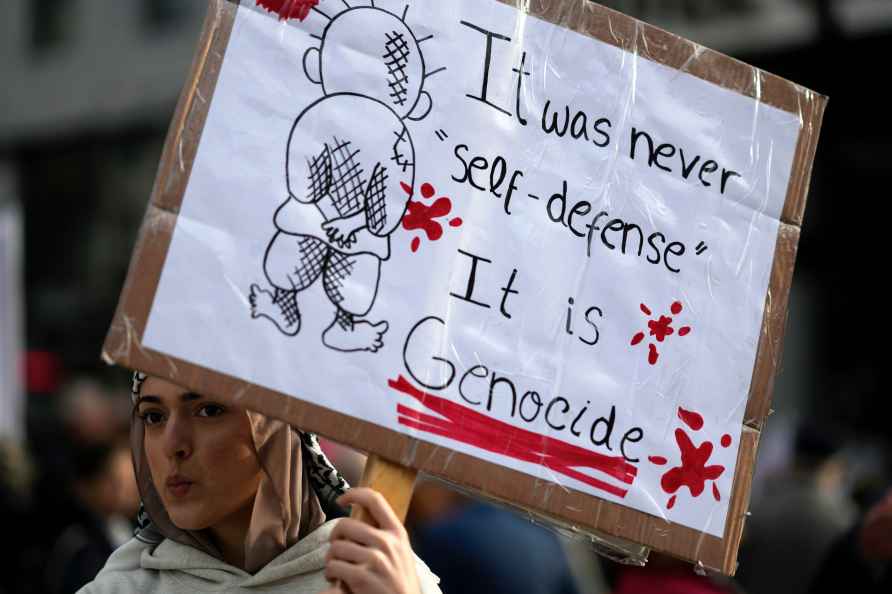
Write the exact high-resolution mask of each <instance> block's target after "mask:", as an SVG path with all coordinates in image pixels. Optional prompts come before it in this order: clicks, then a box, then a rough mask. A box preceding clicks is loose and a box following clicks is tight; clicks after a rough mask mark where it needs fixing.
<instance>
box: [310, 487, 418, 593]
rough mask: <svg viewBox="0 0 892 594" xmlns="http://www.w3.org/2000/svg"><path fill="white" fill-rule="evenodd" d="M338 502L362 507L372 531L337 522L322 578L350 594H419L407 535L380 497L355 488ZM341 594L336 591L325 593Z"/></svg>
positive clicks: (359, 524)
mask: <svg viewBox="0 0 892 594" xmlns="http://www.w3.org/2000/svg"><path fill="white" fill-rule="evenodd" d="M338 503H339V504H340V505H343V506H345V507H346V506H350V505H358V506H360V507H362V508H363V509H364V510H365V511H366V512H367V513H368V515H370V516H371V518H372V520H373V521H374V523H375V524H376V526H370V525H368V524H365V523H363V522H360V521H358V520H354V519H352V518H344V519H343V520H340V521H339V522H338V525H337V526H335V528H334V530H332V533H331V548H330V549H329V551H328V556H327V557H326V563H325V577H326V578H328V579H329V580H330V581H332V582H336V583H340V584H343V586H346V587H347V588H349V589H350V592H351V593H352V594H421V586H420V584H419V582H418V574H417V573H416V571H415V554H414V553H413V552H412V547H411V545H410V544H409V535H408V534H407V533H406V529H405V528H404V527H403V524H402V522H400V521H399V519H397V517H396V515H395V514H394V513H393V510H392V509H391V507H390V505H389V504H388V503H387V501H386V500H385V499H384V497H382V496H381V494H380V493H378V492H377V491H373V490H372V489H366V488H362V487H357V488H353V489H350V490H349V491H348V492H347V493H346V494H345V495H343V496H342V497H341V498H340V499H338ZM341 592H343V590H342V589H340V588H338V587H337V586H335V587H333V588H331V589H329V590H327V591H326V592H325V593H324V594H339V593H341Z"/></svg>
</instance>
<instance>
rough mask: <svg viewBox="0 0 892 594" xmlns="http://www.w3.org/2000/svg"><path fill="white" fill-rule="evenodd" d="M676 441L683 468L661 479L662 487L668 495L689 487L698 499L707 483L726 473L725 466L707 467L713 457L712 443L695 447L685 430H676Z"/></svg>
mask: <svg viewBox="0 0 892 594" xmlns="http://www.w3.org/2000/svg"><path fill="white" fill-rule="evenodd" d="M675 441H676V443H678V449H679V451H680V452H681V466H676V467H674V468H671V469H669V470H668V471H667V472H666V473H665V474H664V475H663V477H662V478H661V479H660V486H661V487H662V488H663V491H665V492H666V493H675V492H676V491H678V490H679V489H680V488H681V487H687V488H688V490H689V491H690V492H691V495H693V496H694V497H698V496H699V495H700V494H701V493H703V489H704V488H705V486H706V481H714V480H716V479H718V478H719V477H720V476H722V473H723V472H725V467H724V466H719V465H717V464H716V465H712V466H706V463H707V462H708V461H709V457H710V456H711V455H712V449H713V446H712V443H711V442H709V441H704V442H703V443H702V444H701V445H700V446H699V447H695V446H694V443H693V442H692V441H691V438H690V437H688V434H687V433H685V432H684V429H676V430H675Z"/></svg>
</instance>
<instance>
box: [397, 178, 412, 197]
mask: <svg viewBox="0 0 892 594" xmlns="http://www.w3.org/2000/svg"><path fill="white" fill-rule="evenodd" d="M400 187H401V188H402V189H403V192H405V193H406V194H408V195H409V197H410V198H411V197H412V194H414V193H415V191H414V190H412V186H410V185H409V184H407V183H406V182H400Z"/></svg>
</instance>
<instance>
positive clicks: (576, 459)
mask: <svg viewBox="0 0 892 594" xmlns="http://www.w3.org/2000/svg"><path fill="white" fill-rule="evenodd" d="M387 385H388V386H390V388H391V389H393V390H395V391H397V392H400V393H402V394H406V395H408V396H410V397H411V398H413V399H415V400H417V401H418V402H419V403H421V404H422V405H423V406H424V407H425V408H427V409H428V410H430V411H432V412H434V413H435V414H436V415H437V416H434V415H429V414H426V413H424V412H421V411H418V410H414V409H412V408H409V407H408V406H404V405H402V404H397V409H396V410H397V414H398V415H399V418H398V421H399V423H400V424H401V425H403V426H406V427H409V428H412V429H417V430H419V431H424V432H427V433H431V434H434V435H439V436H442V437H447V438H449V439H453V440H456V441H459V442H462V443H466V444H468V445H472V446H474V447H478V448H481V449H484V450H486V451H489V452H494V453H496V454H500V455H502V456H508V457H510V458H514V459H516V460H522V461H524V462H530V463H533V464H539V465H541V466H544V467H545V468H549V469H551V470H554V471H555V472H559V473H561V474H563V475H565V476H568V477H570V478H573V479H575V480H578V481H580V482H583V483H586V484H588V485H590V486H592V487H594V488H596V489H600V490H602V491H605V492H607V493H610V494H612V495H615V496H617V497H625V496H626V494H627V492H628V488H627V487H626V486H629V485H632V484H633V483H634V481H635V478H636V476H637V475H638V468H637V467H636V466H635V465H633V464H630V463H629V462H627V461H626V460H625V458H623V457H622V456H607V455H605V454H600V453H597V452H592V451H589V450H586V449H584V448H581V447H579V446H576V445H573V444H570V443H567V442H564V441H560V440H558V439H554V438H553V437H548V436H545V435H540V434H538V433H534V432H532V431H527V430H526V429H521V428H519V427H515V426H513V425H509V424H508V423H505V422H503V421H499V420H498V419H494V418H492V417H488V416H486V415H483V414H481V413H479V412H477V411H476V410H474V409H472V408H468V407H466V406H463V405H460V404H458V403H456V402H452V401H451V400H447V399H445V398H441V397H439V396H436V395H434V394H430V393H428V392H424V391H422V390H420V389H418V388H416V387H415V386H414V385H412V383H411V382H409V381H408V380H407V379H406V378H405V377H403V376H399V377H398V378H397V379H395V380H388V382H387ZM580 468H584V469H591V470H594V471H596V472H599V473H601V474H603V475H605V477H610V478H611V479H613V480H614V481H616V482H619V483H621V485H617V484H615V483H612V482H607V480H602V479H601V478H597V477H595V476H592V474H591V472H588V473H584V472H580V471H579V470H578V469H580Z"/></svg>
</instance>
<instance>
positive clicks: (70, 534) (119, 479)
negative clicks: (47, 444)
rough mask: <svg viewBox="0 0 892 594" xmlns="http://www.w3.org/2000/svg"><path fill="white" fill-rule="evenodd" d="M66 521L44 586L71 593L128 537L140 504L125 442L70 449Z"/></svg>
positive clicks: (47, 571) (56, 591) (90, 576)
mask: <svg viewBox="0 0 892 594" xmlns="http://www.w3.org/2000/svg"><path fill="white" fill-rule="evenodd" d="M69 470H70V473H71V477H70V488H69V491H70V496H71V500H72V502H73V503H74V506H75V514H74V516H73V518H72V520H71V523H70V524H69V525H68V526H67V527H66V528H65V529H64V530H63V531H62V533H61V535H60V536H59V538H58V539H57V540H56V542H55V544H54V546H53V548H52V550H51V552H50V556H49V561H48V563H47V568H46V580H47V588H48V590H49V591H50V592H52V593H55V594H70V593H73V592H76V591H77V590H78V589H79V588H80V587H81V586H83V585H84V584H86V583H87V582H89V581H90V580H92V579H93V578H94V577H96V574H97V573H99V570H100V569H102V566H103V565H105V562H106V560H107V559H108V557H109V555H111V553H112V551H114V550H115V549H116V548H118V547H119V546H121V545H122V544H124V543H125V542H126V541H127V540H129V539H130V537H131V535H132V533H133V525H132V524H131V523H130V521H129V518H135V515H136V511H137V507H138V505H139V496H138V494H137V491H136V479H135V477H134V475H133V465H132V463H131V461H130V448H129V447H128V445H127V443H126V442H123V441H117V442H115V443H114V444H101V443H99V444H97V443H90V444H80V445H78V446H75V448H74V452H73V455H72V456H71V466H70V469H69Z"/></svg>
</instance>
